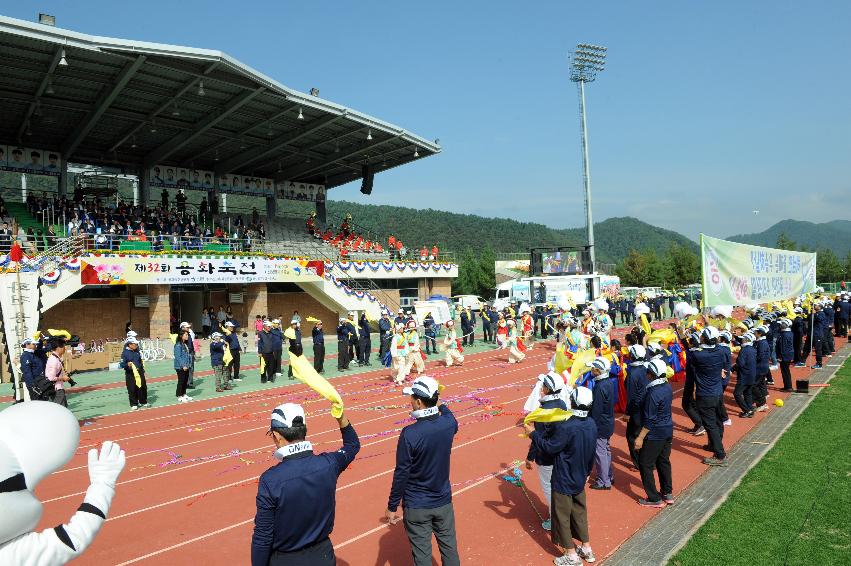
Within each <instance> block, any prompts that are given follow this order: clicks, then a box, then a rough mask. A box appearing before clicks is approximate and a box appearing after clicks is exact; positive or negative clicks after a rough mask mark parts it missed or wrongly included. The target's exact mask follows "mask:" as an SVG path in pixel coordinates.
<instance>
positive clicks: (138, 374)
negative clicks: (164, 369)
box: [127, 362, 142, 387]
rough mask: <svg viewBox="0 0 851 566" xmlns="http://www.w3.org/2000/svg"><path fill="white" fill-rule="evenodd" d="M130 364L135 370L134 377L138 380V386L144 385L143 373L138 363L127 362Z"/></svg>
mask: <svg viewBox="0 0 851 566" xmlns="http://www.w3.org/2000/svg"><path fill="white" fill-rule="evenodd" d="M127 363H128V364H129V365H130V369H131V370H132V371H133V379H135V380H136V387H142V375H141V374H140V373H139V370H138V368H136V364H134V363H133V362H127Z"/></svg>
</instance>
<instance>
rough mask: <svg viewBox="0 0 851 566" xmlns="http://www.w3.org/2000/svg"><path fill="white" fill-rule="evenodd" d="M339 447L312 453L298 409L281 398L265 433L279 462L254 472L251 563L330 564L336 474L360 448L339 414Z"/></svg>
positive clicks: (332, 558)
mask: <svg viewBox="0 0 851 566" xmlns="http://www.w3.org/2000/svg"><path fill="white" fill-rule="evenodd" d="M337 423H338V424H339V425H340V434H341V435H342V437H343V447H342V448H340V449H339V450H337V451H336V452H323V453H321V454H315V453H314V452H313V446H312V444H311V443H310V441H308V440H307V422H306V420H305V417H304V409H303V408H302V407H301V406H300V405H296V404H295V403H284V404H283V405H279V406H278V407H277V408H275V410H274V411H272V424H271V427H270V429H269V432H268V433H267V434H268V435H269V436H271V437H272V440H273V442H274V443H275V447H276V448H277V450H275V458H276V459H277V460H279V461H280V463H279V464H277V465H275V466H273V467H271V468H269V469H268V470H266V471H265V472H263V475H261V476H260V484H259V486H258V488H257V514H256V515H255V517H254V535H253V536H252V537H251V564H252V566H284V565H286V566H333V565H334V564H336V563H337V559H336V557H335V556H334V546H333V545H332V544H331V539H330V538H328V537H329V535H330V534H331V531H333V530H334V512H335V507H336V498H335V494H336V491H337V478H338V477H339V476H340V474H341V473H343V470H345V469H346V468H347V467H348V466H349V464H351V463H352V461H353V460H354V459H355V456H356V455H357V453H358V451H360V441H359V440H358V435H357V433H356V432H355V429H354V427H353V426H352V424H351V423H350V422H349V419H348V418H347V417H346V415H345V413H341V415H340V416H339V417H338V418H337Z"/></svg>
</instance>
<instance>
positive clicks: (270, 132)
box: [266, 120, 275, 138]
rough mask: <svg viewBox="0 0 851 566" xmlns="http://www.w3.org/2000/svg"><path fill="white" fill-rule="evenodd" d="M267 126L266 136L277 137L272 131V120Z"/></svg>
mask: <svg viewBox="0 0 851 566" xmlns="http://www.w3.org/2000/svg"><path fill="white" fill-rule="evenodd" d="M266 126H267V127H268V130H267V131H266V135H267V136H268V137H270V138H271V137H272V136H273V135H275V132H273V131H272V120H269V121H268V122H267V123H266Z"/></svg>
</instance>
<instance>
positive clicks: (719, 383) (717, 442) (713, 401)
mask: <svg viewBox="0 0 851 566" xmlns="http://www.w3.org/2000/svg"><path fill="white" fill-rule="evenodd" d="M719 334H720V333H719V332H718V329H717V328H715V327H713V326H707V327H706V328H704V329H703V332H702V333H701V341H702V346H701V348H700V349H699V350H691V351H690V353H691V356H690V358H689V363H690V364H691V365H693V367H694V381H695V404H696V405H697V411H698V413H699V414H700V420H701V422H702V423H703V427H704V428H705V429H706V435H707V436H708V437H709V444H708V445H707V449H709V450H711V451H712V456H711V457H708V458H704V460H703V463H704V464H707V465H710V466H725V465H726V462H725V460H726V458H727V452H726V451H725V450H724V424H723V421H722V420H721V415H720V414H719V412H718V403H719V402H720V398H721V395H722V394H723V388H724V385H723V373H724V368H725V364H726V356H725V354H724V352H723V351H722V350H721V349H720V348H719V347H718V338H719Z"/></svg>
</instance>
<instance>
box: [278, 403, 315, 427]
mask: <svg viewBox="0 0 851 566" xmlns="http://www.w3.org/2000/svg"><path fill="white" fill-rule="evenodd" d="M296 417H301V420H302V422H304V424H307V420H306V419H305V418H304V409H303V408H302V406H301V405H296V404H295V403H284V404H283V405H278V406H277V407H275V410H274V411H272V425H271V427H270V428H271V429H272V430H275V429H282V428H290V427H291V426H293V421H294V420H295V418H296Z"/></svg>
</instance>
